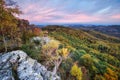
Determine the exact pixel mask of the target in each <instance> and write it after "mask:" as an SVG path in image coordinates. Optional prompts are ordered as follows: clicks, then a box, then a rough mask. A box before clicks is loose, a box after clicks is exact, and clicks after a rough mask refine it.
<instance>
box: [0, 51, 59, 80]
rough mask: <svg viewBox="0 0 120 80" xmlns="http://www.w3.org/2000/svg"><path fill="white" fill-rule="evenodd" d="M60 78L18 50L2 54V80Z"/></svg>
mask: <svg viewBox="0 0 120 80" xmlns="http://www.w3.org/2000/svg"><path fill="white" fill-rule="evenodd" d="M16 78H18V79H19V80H60V77H59V76H57V75H56V74H55V75H54V74H53V73H52V72H50V71H47V69H46V68H45V67H44V66H43V65H41V64H40V63H38V62H37V61H36V60H34V59H32V58H30V57H29V56H27V54H26V53H25V52H23V51H20V50H17V51H12V52H8V53H5V54H3V55H0V80H16Z"/></svg>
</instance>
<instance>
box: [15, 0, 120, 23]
mask: <svg viewBox="0 0 120 80" xmlns="http://www.w3.org/2000/svg"><path fill="white" fill-rule="evenodd" d="M16 1H17V2H18V4H19V6H20V8H21V10H22V11H23V13H24V14H22V15H20V16H19V17H20V18H23V19H27V20H29V21H30V22H31V23H33V22H38V23H47V22H49V23H89V22H92V23H94V22H98V23H99V22H106V23H111V22H120V21H118V19H120V15H119V14H120V9H119V5H120V1H119V0H112V1H110V0H104V1H101V0H66V1H65V0H16ZM116 14H117V15H116Z"/></svg>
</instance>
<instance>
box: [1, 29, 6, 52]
mask: <svg viewBox="0 0 120 80" xmlns="http://www.w3.org/2000/svg"><path fill="white" fill-rule="evenodd" d="M0 29H1V33H2V40H3V44H4V48H5V52H7V43H6V40H5V35H4V33H3V30H2V27H1V28H0Z"/></svg>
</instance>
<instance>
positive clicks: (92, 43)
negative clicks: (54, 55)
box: [43, 26, 120, 80]
mask: <svg viewBox="0 0 120 80" xmlns="http://www.w3.org/2000/svg"><path fill="white" fill-rule="evenodd" d="M43 30H48V32H49V36H51V37H53V38H55V39H57V40H59V41H60V42H62V43H63V44H65V45H68V46H71V47H72V48H75V51H73V52H72V54H71V59H72V60H73V62H76V61H77V62H78V65H79V66H85V68H86V69H87V70H88V73H89V74H88V75H87V76H90V80H93V79H94V80H96V79H97V78H98V77H99V78H101V77H102V78H105V79H108V77H110V78H114V79H115V80H118V79H119V78H120V40H119V39H118V38H115V37H111V36H107V35H104V34H102V33H99V32H94V31H84V30H82V29H80V30H78V29H72V28H68V27H62V26H47V27H45V28H43ZM66 64H67V63H66ZM110 71H111V72H112V73H111V72H110ZM110 73H111V74H114V76H111V74H110ZM106 75H107V76H108V77H107V76H106ZM115 76H116V77H115Z"/></svg>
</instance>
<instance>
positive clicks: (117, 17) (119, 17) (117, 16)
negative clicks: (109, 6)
mask: <svg viewBox="0 0 120 80" xmlns="http://www.w3.org/2000/svg"><path fill="white" fill-rule="evenodd" d="M111 18H113V19H119V20H120V14H117V15H113V16H112V17H111Z"/></svg>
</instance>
